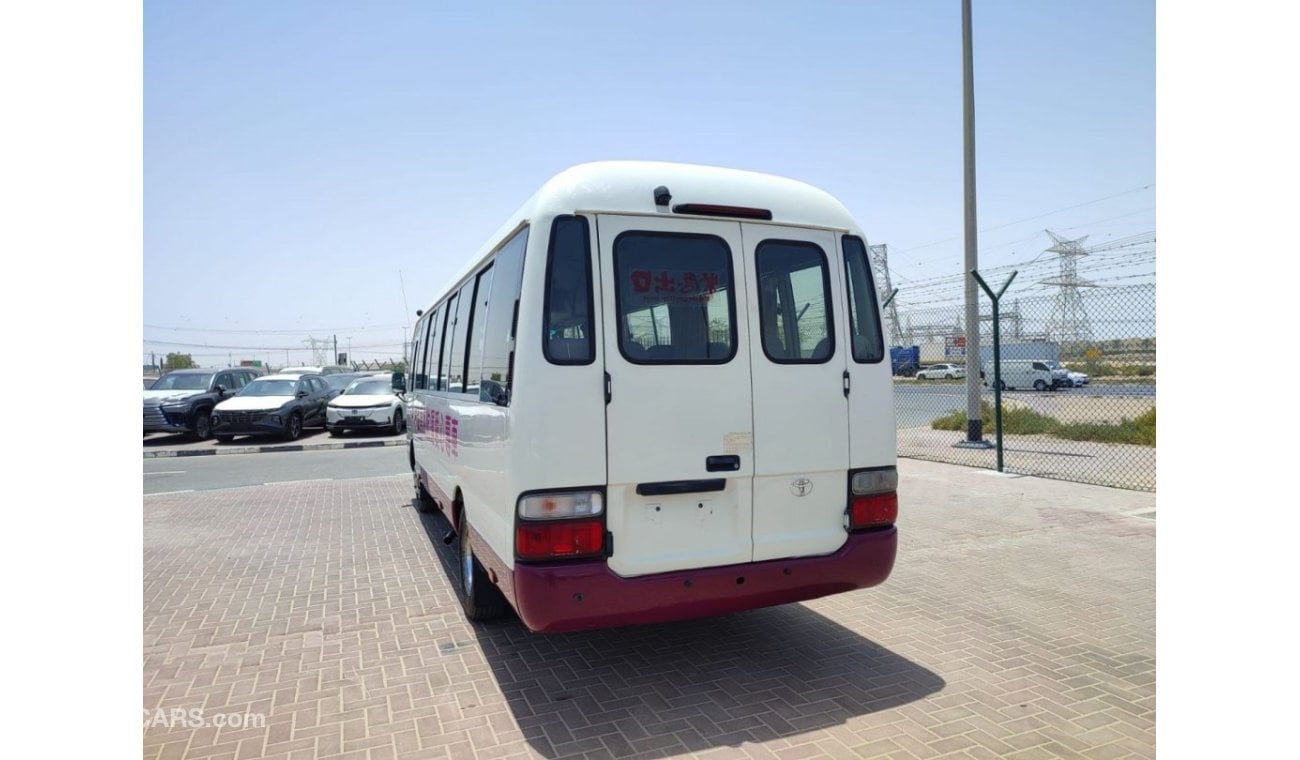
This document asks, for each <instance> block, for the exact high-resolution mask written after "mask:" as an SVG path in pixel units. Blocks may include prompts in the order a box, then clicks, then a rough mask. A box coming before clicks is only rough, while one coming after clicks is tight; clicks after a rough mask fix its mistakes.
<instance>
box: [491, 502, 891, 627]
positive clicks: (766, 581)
mask: <svg viewBox="0 0 1300 760" xmlns="http://www.w3.org/2000/svg"><path fill="white" fill-rule="evenodd" d="M897 549H898V530H897V528H892V527H891V528H889V529H887V530H882V531H876V532H872V533H856V534H851V535H850V536H849V537H848V540H847V541H846V542H845V544H844V546H843V547H841V548H840V549H839V551H836V552H835V553H834V554H829V555H826V556H822V557H799V558H795V559H781V560H771V561H767V562H752V563H748V564H743V565H729V566H727V567H710V568H704V569H701V570H683V571H679V572H672V573H660V574H657V575H649V576H643V577H638V578H622V577H620V576H618V575H615V574H614V573H613V572H612V571H610V569H609V568H608V566H607V565H606V563H605V561H604V560H599V561H595V562H575V563H571V564H565V565H527V564H522V563H520V564H517V565H516V566H515V568H514V572H513V589H512V590H513V592H514V593H513V596H514V602H515V609H516V611H517V612H518V613H519V617H520V619H521V620H523V622H524V625H526V626H528V628H529V629H530V630H532V631H535V632H537V633H558V632H562V631H580V630H586V629H591V628H608V627H615V626H622V625H643V624H646V623H663V622H668V621H672V620H686V619H689V618H698V617H707V616H712V615H725V614H728V613H732V612H739V611H741V610H748V609H754V608H757V607H770V606H773V605H777V604H787V603H790V602H800V601H805V600H807V599H816V598H817V597H821V596H827V595H829V594H838V593H842V592H844V591H853V590H854V589H860V588H868V587H870V586H875V585H877V584H879V583H881V582H883V581H884V580H885V579H886V578H888V577H889V573H890V571H892V570H893V567H894V556H895V554H896V553H897Z"/></svg>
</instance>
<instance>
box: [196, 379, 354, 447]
mask: <svg viewBox="0 0 1300 760" xmlns="http://www.w3.org/2000/svg"><path fill="white" fill-rule="evenodd" d="M331 393H332V391H331V390H330V387H329V385H327V384H326V383H325V379H324V378H323V377H321V376H320V375H306V374H298V375H285V374H277V375H267V376H265V377H259V378H257V379H256V380H253V381H252V382H250V383H249V384H248V385H246V386H244V388H243V390H241V391H240V392H239V393H237V394H235V397H234V398H230V399H226V400H225V401H222V402H221V403H220V404H217V407H216V409H214V410H213V412H212V434H213V435H214V436H215V437H216V439H217V440H218V441H222V442H225V441H229V440H231V439H232V438H234V437H235V436H237V435H278V436H281V437H283V438H286V439H288V440H290V441H294V440H297V439H298V437H299V436H301V435H302V430H303V428H305V427H317V426H321V427H323V426H324V425H325V404H326V403H327V402H328V401H329V399H330V394H331Z"/></svg>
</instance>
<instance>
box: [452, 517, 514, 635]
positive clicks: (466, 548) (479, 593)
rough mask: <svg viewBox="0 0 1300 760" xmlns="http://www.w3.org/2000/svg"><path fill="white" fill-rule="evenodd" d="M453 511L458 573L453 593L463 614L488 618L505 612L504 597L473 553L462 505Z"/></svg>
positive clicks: (469, 531)
mask: <svg viewBox="0 0 1300 760" xmlns="http://www.w3.org/2000/svg"><path fill="white" fill-rule="evenodd" d="M457 513H458V514H459V519H458V520H457V522H458V523H459V525H458V526H457V531H456V558H457V560H458V561H457V563H456V565H457V567H458V568H459V571H460V572H459V573H458V577H457V578H456V596H457V597H459V598H460V606H461V608H462V609H464V610H465V617H467V618H469V619H470V620H473V621H480V620H492V619H493V618H497V617H500V616H501V613H503V612H505V606H506V600H505V597H503V596H502V595H501V589H499V588H497V587H496V585H495V584H494V583H492V581H491V580H490V579H489V578H488V575H487V572H486V571H484V570H483V565H482V564H481V563H480V562H479V561H478V557H475V556H474V551H473V548H472V547H471V545H470V538H471V536H472V535H473V529H472V528H470V527H469V520H467V519H465V509H464V507H461V508H460V509H458V510H457Z"/></svg>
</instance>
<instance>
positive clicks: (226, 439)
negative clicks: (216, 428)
mask: <svg viewBox="0 0 1300 760" xmlns="http://www.w3.org/2000/svg"><path fill="white" fill-rule="evenodd" d="M213 438H216V439H217V443H230V442H231V441H233V440H235V436H233V435H220V434H218V435H214V436H213Z"/></svg>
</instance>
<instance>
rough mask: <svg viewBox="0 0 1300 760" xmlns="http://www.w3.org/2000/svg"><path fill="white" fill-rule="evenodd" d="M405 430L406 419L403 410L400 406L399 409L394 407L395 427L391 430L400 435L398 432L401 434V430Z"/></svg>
mask: <svg viewBox="0 0 1300 760" xmlns="http://www.w3.org/2000/svg"><path fill="white" fill-rule="evenodd" d="M404 430H406V420H405V419H403V418H402V410H401V409H400V408H399V409H394V410H393V427H392V430H391V431H390V432H391V433H392V434H393V435H398V434H400V433H401V432H403V431H404Z"/></svg>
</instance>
